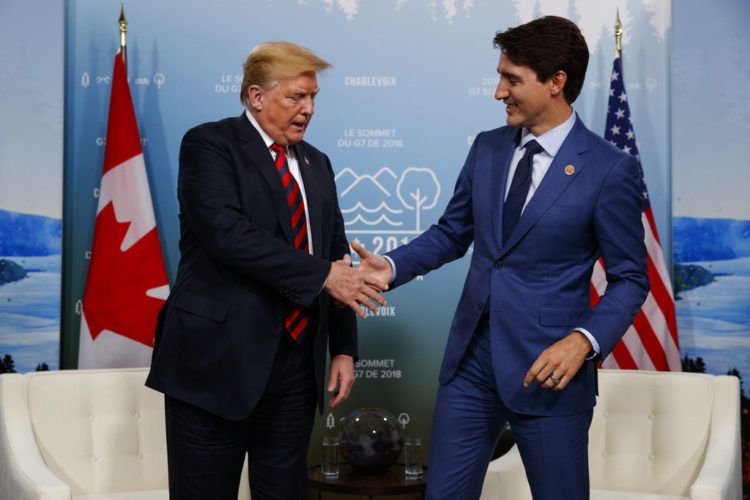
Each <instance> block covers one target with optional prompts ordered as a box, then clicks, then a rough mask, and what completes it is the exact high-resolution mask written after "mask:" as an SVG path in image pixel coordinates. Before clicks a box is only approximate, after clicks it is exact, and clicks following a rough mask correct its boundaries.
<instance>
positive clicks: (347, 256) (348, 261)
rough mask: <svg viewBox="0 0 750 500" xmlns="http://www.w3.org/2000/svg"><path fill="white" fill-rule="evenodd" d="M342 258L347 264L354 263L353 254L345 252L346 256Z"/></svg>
mask: <svg viewBox="0 0 750 500" xmlns="http://www.w3.org/2000/svg"><path fill="white" fill-rule="evenodd" d="M341 260H342V261H343V262H344V264H346V265H347V266H351V265H352V256H351V255H349V254H348V253H345V254H344V256H343V257H342V258H341Z"/></svg>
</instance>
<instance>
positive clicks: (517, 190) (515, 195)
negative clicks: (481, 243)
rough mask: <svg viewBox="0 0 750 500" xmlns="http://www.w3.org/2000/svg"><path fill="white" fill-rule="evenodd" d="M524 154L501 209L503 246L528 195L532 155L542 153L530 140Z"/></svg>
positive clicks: (518, 217)
mask: <svg viewBox="0 0 750 500" xmlns="http://www.w3.org/2000/svg"><path fill="white" fill-rule="evenodd" d="M524 147H525V148H526V152H525V153H524V155H523V158H521V161H519V162H518V166H516V172H515V174H513V181H512V182H511V183H510V190H509V191H508V197H507V198H506V199H505V205H504V207H503V244H505V242H507V241H508V240H509V239H510V235H511V233H512V232H513V229H515V227H516V225H517V224H518V219H520V218H521V212H522V211H523V205H524V203H526V196H528V194H529V186H530V185H531V166H532V164H533V163H534V155H535V154H537V153H541V152H542V151H544V148H542V147H541V146H540V145H539V143H538V142H536V141H535V140H531V141H529V142H527V143H526V146H524Z"/></svg>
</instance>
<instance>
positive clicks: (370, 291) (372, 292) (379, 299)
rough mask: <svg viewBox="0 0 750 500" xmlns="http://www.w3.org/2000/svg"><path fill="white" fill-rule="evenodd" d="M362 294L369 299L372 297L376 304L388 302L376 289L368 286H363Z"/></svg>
mask: <svg viewBox="0 0 750 500" xmlns="http://www.w3.org/2000/svg"><path fill="white" fill-rule="evenodd" d="M364 294H365V295H367V296H368V297H369V298H370V299H372V300H374V301H375V302H377V303H378V304H380V305H381V306H384V305H386V304H388V301H387V300H385V297H383V296H382V295H380V294H379V293H378V291H377V290H375V289H374V288H370V287H369V286H368V287H367V288H365V290H364Z"/></svg>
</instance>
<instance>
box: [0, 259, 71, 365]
mask: <svg viewBox="0 0 750 500" xmlns="http://www.w3.org/2000/svg"><path fill="white" fill-rule="evenodd" d="M0 259H7V260H10V261H13V262H15V263H16V264H19V265H21V266H22V267H23V268H25V269H26V271H27V273H28V274H27V276H26V277H25V278H23V279H22V280H20V281H15V282H12V283H6V284H5V285H2V286H0V357H2V356H4V355H5V354H10V355H11V356H12V357H13V360H14V361H15V369H16V371H17V372H28V371H34V370H35V369H36V367H37V365H39V364H41V363H47V365H48V366H49V368H50V370H55V369H57V368H58V367H59V358H60V286H61V274H60V267H61V257H60V255H50V256H44V257H18V256H13V257H1V256H0Z"/></svg>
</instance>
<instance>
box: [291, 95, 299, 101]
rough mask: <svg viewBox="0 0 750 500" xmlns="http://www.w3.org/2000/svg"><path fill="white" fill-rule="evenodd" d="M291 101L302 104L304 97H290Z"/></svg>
mask: <svg viewBox="0 0 750 500" xmlns="http://www.w3.org/2000/svg"><path fill="white" fill-rule="evenodd" d="M289 100H291V101H292V102H300V101H301V100H302V96H298V95H292V96H289Z"/></svg>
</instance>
